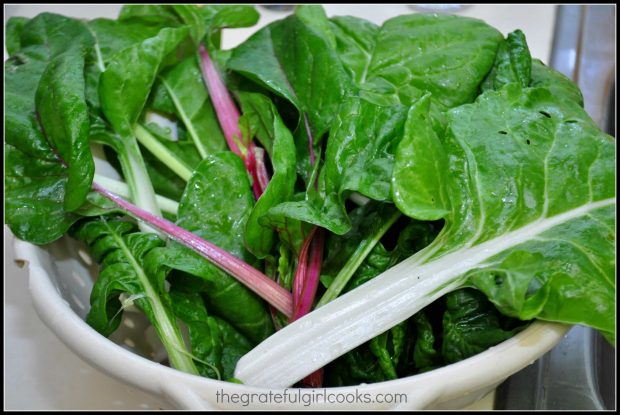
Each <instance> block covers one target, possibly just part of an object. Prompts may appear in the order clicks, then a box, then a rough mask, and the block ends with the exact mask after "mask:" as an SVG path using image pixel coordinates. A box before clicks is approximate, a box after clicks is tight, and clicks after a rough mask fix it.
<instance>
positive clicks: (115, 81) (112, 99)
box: [99, 28, 187, 136]
mask: <svg viewBox="0 0 620 415" xmlns="http://www.w3.org/2000/svg"><path fill="white" fill-rule="evenodd" d="M185 36H187V29H186V28H178V29H169V28H165V29H162V30H161V31H159V33H158V34H157V36H155V37H153V38H149V39H147V40H145V41H144V42H142V43H139V44H135V45H133V46H132V47H130V48H128V49H123V50H122V51H120V52H119V53H117V54H115V55H114V58H113V59H112V60H111V61H110V62H108V64H107V66H106V70H105V72H104V73H103V74H102V75H101V80H100V82H99V99H100V100H101V106H102V109H103V113H104V114H105V116H106V118H107V120H108V121H109V122H110V124H111V125H112V127H113V128H114V130H116V131H117V132H118V133H119V134H120V135H121V136H133V126H134V124H135V123H136V121H138V117H139V116H140V114H141V112H142V109H143V108H144V104H145V103H146V100H147V98H148V95H149V91H150V89H151V86H152V85H153V82H154V81H155V77H156V76H157V73H158V71H159V70H160V65H161V62H162V61H163V59H164V58H165V57H166V55H168V54H169V53H171V52H172V51H174V49H175V48H176V46H177V45H178V44H179V42H180V41H181V40H183V39H184V38H185Z"/></svg>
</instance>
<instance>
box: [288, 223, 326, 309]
mask: <svg viewBox="0 0 620 415" xmlns="http://www.w3.org/2000/svg"><path fill="white" fill-rule="evenodd" d="M308 241H312V243H311V244H309V243H308V244H307V242H308ZM307 245H310V246H311V249H310V255H309V256H310V260H309V261H308V263H306V264H302V263H300V264H298V267H297V270H298V271H299V272H300V275H301V276H302V278H299V281H298V278H297V275H296V276H295V282H297V283H298V285H299V288H297V289H295V288H294V291H293V317H292V318H291V321H295V320H297V319H299V318H301V317H303V316H305V315H306V314H308V313H309V312H310V310H312V305H313V303H314V297H315V296H316V290H317V288H318V286H319V278H320V276H321V263H322V261H323V230H322V229H321V228H317V227H314V228H313V229H312V231H311V232H310V234H309V235H308V237H307V238H306V240H305V241H304V247H307ZM302 251H303V249H302ZM306 255H307V253H306ZM300 257H301V253H300ZM300 270H301V271H300Z"/></svg>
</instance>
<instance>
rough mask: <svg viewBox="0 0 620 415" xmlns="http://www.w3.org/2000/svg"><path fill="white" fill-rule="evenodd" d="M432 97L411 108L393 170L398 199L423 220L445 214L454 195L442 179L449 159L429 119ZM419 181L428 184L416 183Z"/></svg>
mask: <svg viewBox="0 0 620 415" xmlns="http://www.w3.org/2000/svg"><path fill="white" fill-rule="evenodd" d="M430 101H431V100H430V95H429V94H427V95H425V96H423V97H422V98H420V100H419V101H418V102H416V103H415V104H414V105H413V106H412V107H411V108H410V110H409V113H408V115H407V121H406V123H405V133H404V136H403V138H402V140H401V141H400V143H399V144H398V147H397V149H396V152H395V153H396V155H395V161H394V169H393V172H392V187H391V192H392V198H393V200H394V203H395V204H396V206H397V207H398V209H400V211H401V212H403V213H404V214H406V215H409V216H411V217H415V218H418V219H422V220H435V219H439V218H442V217H444V216H445V215H446V213H447V212H448V211H449V209H450V198H449V196H448V194H447V189H446V188H445V186H444V181H443V180H442V176H443V175H444V172H445V171H446V170H447V168H448V160H447V158H446V157H444V149H443V146H442V144H441V141H440V140H439V137H438V135H437V133H436V132H435V130H434V128H433V127H434V126H433V125H432V122H430V121H429V119H428V118H429V117H430ZM418 175H419V176H418ZM418 182H423V183H424V186H423V187H422V186H415V185H412V184H413V183H418Z"/></svg>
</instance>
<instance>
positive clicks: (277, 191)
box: [245, 93, 296, 258]
mask: <svg viewBox="0 0 620 415" xmlns="http://www.w3.org/2000/svg"><path fill="white" fill-rule="evenodd" d="M245 100H246V102H254V103H256V104H255V108H258V107H260V108H261V109H262V108H265V107H266V108H267V112H265V113H263V112H261V113H255V117H256V118H257V120H256V122H257V124H259V125H258V126H257V127H254V128H261V127H262V128H263V131H264V133H265V134H267V135H268V136H269V137H270V138H269V142H271V144H272V145H271V147H268V148H267V152H268V153H269V154H270V155H271V164H272V167H273V175H272V177H271V179H270V181H269V185H268V186H267V188H266V189H265V191H264V192H263V194H262V195H261V197H260V198H259V199H258V201H257V202H256V205H255V206H254V208H253V209H252V212H251V213H250V216H249V217H248V221H247V224H246V227H245V242H246V246H247V248H248V249H249V250H250V252H252V253H253V254H254V255H255V256H256V257H257V258H265V257H266V256H268V255H269V254H270V251H271V248H272V246H273V244H274V241H275V239H276V235H275V233H274V231H273V229H271V228H269V227H266V226H263V225H261V223H260V218H261V217H262V216H263V215H264V214H265V213H266V212H267V211H268V210H269V209H270V208H272V207H273V206H275V205H277V204H278V203H281V202H284V201H287V200H290V199H291V198H292V196H293V191H294V187H295V181H296V174H295V143H294V142H293V136H292V135H291V133H290V131H289V130H288V129H287V128H286V127H285V126H284V123H283V122H282V120H281V118H280V116H279V115H278V112H277V110H276V108H275V107H274V106H273V104H271V102H270V101H269V100H268V98H267V97H265V96H264V95H260V94H256V93H252V94H247V95H245ZM260 123H264V124H262V125H261V124H260ZM265 141H267V140H265Z"/></svg>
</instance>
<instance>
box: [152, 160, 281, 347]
mask: <svg viewBox="0 0 620 415" xmlns="http://www.w3.org/2000/svg"><path fill="white" fill-rule="evenodd" d="M214 177H217V178H218V180H213V178H214ZM233 189H234V190H233ZM253 204H254V197H253V194H252V191H251V188H250V183H249V181H248V177H247V175H246V172H245V167H244V166H243V163H242V162H241V159H240V158H238V157H237V156H236V155H234V154H233V153H231V152H228V151H226V152H221V153H217V154H215V155H212V156H209V157H207V158H206V159H205V160H203V161H202V162H201V163H200V164H199V165H198V167H197V168H196V171H195V173H194V176H193V177H192V178H191V179H190V181H189V182H188V183H187V187H186V189H185V192H184V194H183V197H182V198H181V202H180V204H179V211H178V220H177V224H178V225H179V226H181V227H183V228H184V229H187V230H189V231H191V232H194V233H196V234H197V235H199V236H200V237H202V238H204V239H206V240H208V241H210V242H212V243H214V244H215V245H217V246H218V247H220V248H222V249H225V250H226V251H228V252H230V253H231V254H233V255H235V256H237V257H238V258H241V259H243V260H245V261H246V262H249V263H254V262H255V261H256V260H255V259H253V257H252V255H251V254H250V253H249V252H247V251H246V249H245V247H244V228H245V224H246V222H247V218H248V216H249V215H250V211H251V209H252V206H253ZM155 252H157V253H156V254H154V255H157V261H158V267H160V268H161V267H162V266H164V267H163V268H161V270H160V271H159V272H165V268H172V269H177V270H181V271H184V272H187V273H189V274H191V275H194V276H196V277H200V278H202V279H205V280H206V281H208V282H209V284H208V286H207V287H206V288H205V290H204V294H205V296H206V299H207V306H208V308H209V309H210V310H211V311H212V312H213V313H215V314H217V315H218V316H220V317H222V318H224V319H225V320H227V321H228V322H229V323H231V324H232V325H233V326H234V327H235V328H237V329H238V330H239V331H240V332H241V333H243V334H244V335H246V336H247V337H248V339H250V340H252V341H255V342H258V341H260V340H263V339H264V338H266V337H267V336H269V334H271V332H272V330H273V326H272V323H271V319H270V317H269V314H268V313H267V311H266V309H265V305H264V303H263V301H262V300H260V299H259V298H258V297H256V296H255V295H254V294H253V293H252V292H251V291H250V290H248V289H247V288H246V287H244V286H243V285H241V284H240V283H239V282H238V281H236V280H235V279H234V278H232V277H231V276H229V275H228V274H226V273H225V272H223V271H221V270H219V269H218V268H216V267H215V266H213V265H212V264H210V263H209V262H206V261H204V259H203V258H202V257H200V256H199V255H198V254H196V253H195V252H193V251H191V250H189V249H188V248H185V247H184V246H182V245H180V244H178V243H171V244H170V246H168V247H167V248H166V249H161V250H157V251H155Z"/></svg>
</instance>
